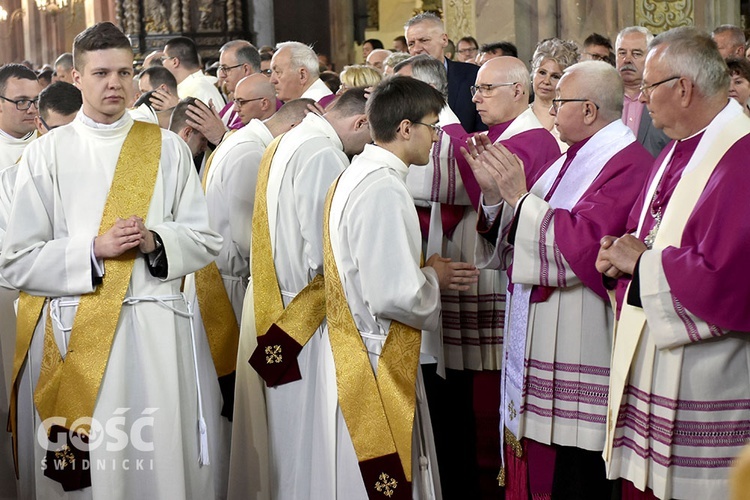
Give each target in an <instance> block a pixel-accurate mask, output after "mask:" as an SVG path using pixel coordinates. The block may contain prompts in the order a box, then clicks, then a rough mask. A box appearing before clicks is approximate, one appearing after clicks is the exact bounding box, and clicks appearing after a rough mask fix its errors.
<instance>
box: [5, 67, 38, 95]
mask: <svg viewBox="0 0 750 500" xmlns="http://www.w3.org/2000/svg"><path fill="white" fill-rule="evenodd" d="M11 78H18V79H19V80H34V81H35V82H36V81H37V77H36V73H34V71H32V70H30V69H29V68H27V67H26V66H24V65H23V64H15V63H14V64H6V65H5V66H2V67H0V94H5V88H6V87H7V86H8V80H9V79H11Z"/></svg>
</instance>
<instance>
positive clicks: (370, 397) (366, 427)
mask: <svg viewBox="0 0 750 500" xmlns="http://www.w3.org/2000/svg"><path fill="white" fill-rule="evenodd" d="M337 184H338V180H337V181H336V182H335V183H334V184H333V186H331V188H330V189H329V191H328V196H327V197H326V204H325V212H324V219H323V256H324V262H325V275H326V280H325V284H326V304H327V318H328V333H329V336H330V341H331V348H332V350H333V358H334V363H335V365H336V385H337V388H338V398H339V405H340V406H341V411H342V413H343V415H344V420H345V422H346V427H347V429H348V430H349V434H350V436H351V438H352V443H353V444H354V451H355V452H356V454H357V460H358V461H359V466H360V471H361V472H362V478H363V480H364V483H365V489H366V490H367V493H368V495H369V497H370V498H381V495H385V496H386V497H388V498H409V499H410V498H411V495H412V493H411V488H410V487H409V486H408V485H406V484H405V485H401V482H400V481H401V480H404V481H406V482H410V481H411V472H412V466H411V444H412V429H413V425H414V412H415V407H416V379H417V370H418V369H419V349H420V344H421V337H422V335H421V332H420V331H419V330H417V329H415V328H412V327H410V326H406V325H404V324H402V323H399V322H397V321H392V322H391V327H390V329H389V330H388V336H387V337H386V340H385V345H384V346H383V351H382V352H381V355H380V359H379V360H378V374H377V376H376V375H375V373H374V371H373V369H372V365H371V364H370V359H369V356H368V353H367V349H366V347H365V345H364V343H363V342H362V337H361V336H360V333H359V330H358V328H357V325H356V324H355V323H354V318H353V317H352V314H351V311H350V310H349V306H348V304H347V301H346V295H345V293H344V288H343V286H342V284H341V280H340V278H339V272H338V269H337V267H336V260H335V258H334V255H333V249H332V247H331V237H330V231H329V218H330V212H331V201H332V200H333V193H334V192H335V190H336V186H337ZM396 454H397V455H396Z"/></svg>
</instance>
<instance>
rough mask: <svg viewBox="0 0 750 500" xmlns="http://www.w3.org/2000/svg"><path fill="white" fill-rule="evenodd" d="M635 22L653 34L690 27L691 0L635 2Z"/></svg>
mask: <svg viewBox="0 0 750 500" xmlns="http://www.w3.org/2000/svg"><path fill="white" fill-rule="evenodd" d="M635 21H636V24H637V25H638V26H643V27H645V28H648V29H649V30H650V31H651V32H652V33H654V34H658V33H661V32H664V31H667V30H669V29H672V28H677V27H679V26H692V25H693V0H636V9H635Z"/></svg>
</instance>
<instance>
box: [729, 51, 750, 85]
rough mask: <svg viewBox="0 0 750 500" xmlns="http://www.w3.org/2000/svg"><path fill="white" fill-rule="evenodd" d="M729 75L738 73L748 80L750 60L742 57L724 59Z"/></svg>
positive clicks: (749, 78)
mask: <svg viewBox="0 0 750 500" xmlns="http://www.w3.org/2000/svg"><path fill="white" fill-rule="evenodd" d="M726 63H727V68H729V75H730V76H734V75H739V76H741V77H742V78H744V79H745V80H747V81H748V82H750V61H748V60H747V59H745V58H744V57H730V58H728V59H727V60H726Z"/></svg>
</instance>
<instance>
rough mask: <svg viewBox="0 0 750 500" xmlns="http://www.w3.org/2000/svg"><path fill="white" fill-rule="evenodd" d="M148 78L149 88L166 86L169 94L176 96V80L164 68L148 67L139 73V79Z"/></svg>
mask: <svg viewBox="0 0 750 500" xmlns="http://www.w3.org/2000/svg"><path fill="white" fill-rule="evenodd" d="M143 76H148V83H150V84H151V87H153V88H156V87H158V86H159V85H166V87H167V89H168V90H169V93H170V94H172V95H177V79H176V78H175V77H174V75H173V74H172V73H171V72H170V71H169V70H168V69H167V68H165V67H164V66H150V67H148V68H146V69H144V70H143V71H141V73H140V75H139V77H143Z"/></svg>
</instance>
